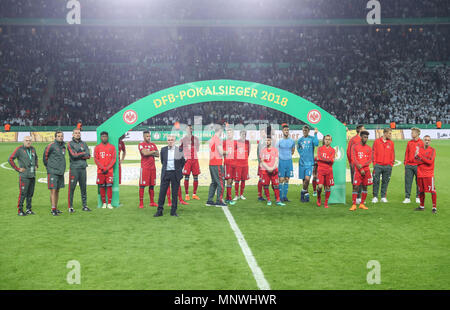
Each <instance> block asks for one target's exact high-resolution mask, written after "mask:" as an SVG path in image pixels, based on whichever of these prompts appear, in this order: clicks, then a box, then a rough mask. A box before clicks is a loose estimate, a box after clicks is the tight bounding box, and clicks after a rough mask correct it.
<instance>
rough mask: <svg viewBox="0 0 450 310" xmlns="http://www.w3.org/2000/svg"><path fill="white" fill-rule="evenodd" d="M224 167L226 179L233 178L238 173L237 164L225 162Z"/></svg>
mask: <svg viewBox="0 0 450 310" xmlns="http://www.w3.org/2000/svg"><path fill="white" fill-rule="evenodd" d="M223 168H224V169H225V180H230V179H233V178H234V176H235V173H236V172H235V166H234V165H232V164H230V163H225V164H224V165H223Z"/></svg>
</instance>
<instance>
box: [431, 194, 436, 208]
mask: <svg viewBox="0 0 450 310" xmlns="http://www.w3.org/2000/svg"><path fill="white" fill-rule="evenodd" d="M431 201H432V202H433V208H434V209H436V193H431Z"/></svg>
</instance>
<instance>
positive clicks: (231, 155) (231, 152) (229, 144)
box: [223, 140, 236, 166]
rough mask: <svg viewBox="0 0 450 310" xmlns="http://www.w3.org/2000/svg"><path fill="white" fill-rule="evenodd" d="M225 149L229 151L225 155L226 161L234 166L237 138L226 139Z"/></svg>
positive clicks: (224, 142)
mask: <svg viewBox="0 0 450 310" xmlns="http://www.w3.org/2000/svg"><path fill="white" fill-rule="evenodd" d="M223 150H224V151H226V152H227V154H226V155H225V159H224V163H225V164H228V165H232V166H233V165H234V164H235V160H236V157H235V155H236V152H235V150H236V140H224V141H223Z"/></svg>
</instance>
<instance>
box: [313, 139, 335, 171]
mask: <svg viewBox="0 0 450 310" xmlns="http://www.w3.org/2000/svg"><path fill="white" fill-rule="evenodd" d="M335 155H336V151H335V149H334V148H332V147H331V146H328V147H326V146H325V145H322V146H321V147H319V148H318V149H317V166H318V170H321V171H324V170H325V171H330V170H333V163H334V158H335Z"/></svg>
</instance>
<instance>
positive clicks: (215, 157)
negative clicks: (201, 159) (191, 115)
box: [209, 135, 222, 166]
mask: <svg viewBox="0 0 450 310" xmlns="http://www.w3.org/2000/svg"><path fill="white" fill-rule="evenodd" d="M221 143H222V141H221V139H220V138H219V137H218V136H216V135H214V136H212V138H211V140H209V165H210V166H222V155H220V153H219V146H220V144H221Z"/></svg>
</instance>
